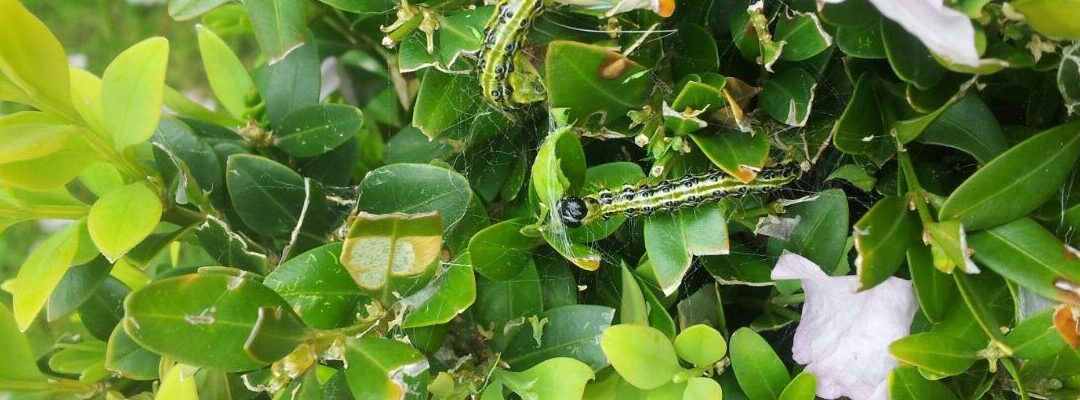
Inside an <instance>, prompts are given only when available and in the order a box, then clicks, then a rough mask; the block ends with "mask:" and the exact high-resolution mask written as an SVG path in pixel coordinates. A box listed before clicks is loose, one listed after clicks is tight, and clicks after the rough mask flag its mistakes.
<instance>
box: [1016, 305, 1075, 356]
mask: <svg viewBox="0 0 1080 400" xmlns="http://www.w3.org/2000/svg"><path fill="white" fill-rule="evenodd" d="M1054 313H1055V310H1054V309H1046V310H1043V311H1041V312H1039V313H1037V314H1035V315H1032V316H1030V317H1027V319H1024V320H1023V321H1020V323H1019V324H1016V327H1015V328H1013V330H1011V331H1009V334H1008V335H1006V336H1005V342H1006V343H1007V344H1008V345H1009V347H1011V348H1012V349H1013V355H1014V356H1016V357H1017V358H1023V359H1027V360H1037V359H1040V358H1049V357H1053V356H1054V354H1057V353H1058V352H1060V351H1061V350H1064V349H1065V347H1066V346H1067V344H1066V343H1065V340H1064V339H1062V338H1061V334H1059V333H1058V331H1057V328H1055V326H1054Z"/></svg>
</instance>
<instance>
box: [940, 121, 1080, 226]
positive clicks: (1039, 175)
mask: <svg viewBox="0 0 1080 400" xmlns="http://www.w3.org/2000/svg"><path fill="white" fill-rule="evenodd" d="M1078 132H1080V123H1075V122H1074V123H1070V124H1066V125H1061V126H1058V127H1056V128H1051V129H1048V130H1046V131H1043V132H1041V133H1039V134H1036V135H1035V136H1032V137H1031V138H1029V139H1027V140H1025V141H1023V142H1021V143H1020V144H1017V145H1016V146H1014V147H1013V148H1011V149H1009V150H1008V151H1006V152H1005V153H1002V154H1001V155H1000V156H998V157H996V158H994V159H993V160H991V161H990V162H988V163H987V164H986V165H985V166H983V167H982V168H980V169H979V170H978V171H976V172H975V173H974V174H972V175H971V176H970V177H968V178H967V180H965V181H964V183H962V184H960V186H959V187H957V188H956V190H954V191H953V193H952V194H951V195H949V198H948V199H947V200H945V204H943V205H942V206H941V210H940V212H939V213H938V214H939V215H938V218H939V219H941V220H947V219H959V220H960V222H962V223H963V224H964V227H965V228H966V229H968V230H979V229H986V228H990V227H993V226H996V225H1000V224H1003V223H1006V222H1009V221H1012V220H1014V219H1017V218H1020V217H1022V216H1024V215H1025V214H1027V213H1029V212H1031V211H1033V210H1035V209H1036V208H1038V207H1039V206H1040V205H1042V203H1043V202H1045V201H1046V200H1047V199H1049V198H1050V197H1051V196H1053V195H1054V193H1057V189H1058V187H1060V186H1061V184H1062V183H1064V182H1065V179H1066V178H1067V177H1068V175H1069V171H1071V170H1072V169H1073V164H1075V162H1076V159H1077V156H1080V134H1078Z"/></svg>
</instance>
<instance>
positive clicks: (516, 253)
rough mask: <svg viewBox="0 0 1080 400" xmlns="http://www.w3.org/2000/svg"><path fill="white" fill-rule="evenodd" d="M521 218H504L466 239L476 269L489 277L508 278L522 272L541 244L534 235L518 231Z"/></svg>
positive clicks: (521, 225) (522, 224)
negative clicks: (534, 250)
mask: <svg viewBox="0 0 1080 400" xmlns="http://www.w3.org/2000/svg"><path fill="white" fill-rule="evenodd" d="M525 222H526V220H525V219H524V218H520V219H513V220H508V221H503V222H500V223H497V224H494V225H491V226H489V227H487V228H484V229H483V230H481V231H480V232H477V233H476V234H475V235H473V237H472V239H470V240H469V254H471V255H472V260H473V262H472V264H473V268H476V272H477V273H479V274H480V275H483V276H484V277H485V278H488V279H491V280H502V279H509V278H512V277H514V276H517V275H518V274H520V273H521V268H522V266H524V265H525V264H526V263H528V262H529V260H528V259H531V258H532V252H533V248H535V247H537V246H539V245H540V243H541V239H540V238H537V237H529V236H525V235H522V234H521V228H522V227H524V226H525Z"/></svg>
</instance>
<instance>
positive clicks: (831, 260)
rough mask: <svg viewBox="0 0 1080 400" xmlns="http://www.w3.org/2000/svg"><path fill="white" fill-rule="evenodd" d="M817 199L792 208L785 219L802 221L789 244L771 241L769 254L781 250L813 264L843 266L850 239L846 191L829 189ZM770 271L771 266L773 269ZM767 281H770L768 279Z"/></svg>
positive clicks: (791, 236)
mask: <svg viewBox="0 0 1080 400" xmlns="http://www.w3.org/2000/svg"><path fill="white" fill-rule="evenodd" d="M815 196H816V198H815V199H813V200H811V201H804V202H800V203H797V204H792V205H790V206H788V207H787V209H786V211H785V212H784V215H783V216H784V217H785V218H799V223H798V224H796V225H795V229H793V230H792V231H791V233H790V234H789V235H788V238H787V240H780V239H778V238H772V237H770V238H769V252H770V254H780V253H782V251H781V249H783V250H787V251H790V252H792V253H795V254H798V255H801V256H803V257H806V258H807V259H808V260H810V261H813V262H814V264H817V265H820V266H822V267H824V268H827V269H830V268H831V267H832V266H836V265H838V264H839V263H840V261H841V260H840V259H841V257H842V256H843V255H844V248H845V243H844V242H845V241H846V239H847V235H848V202H847V195H846V194H844V191H843V190H840V189H830V190H826V191H824V192H820V193H817V194H816V195H815ZM770 269H771V266H770ZM767 276H768V274H767V273H766V280H771V279H768V278H767Z"/></svg>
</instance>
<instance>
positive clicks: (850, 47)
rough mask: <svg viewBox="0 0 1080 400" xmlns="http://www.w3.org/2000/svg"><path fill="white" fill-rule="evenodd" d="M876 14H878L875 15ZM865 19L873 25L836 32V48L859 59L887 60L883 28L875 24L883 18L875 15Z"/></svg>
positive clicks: (858, 26) (852, 27)
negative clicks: (882, 34) (882, 35)
mask: <svg viewBox="0 0 1080 400" xmlns="http://www.w3.org/2000/svg"><path fill="white" fill-rule="evenodd" d="M874 14H876V13H874ZM863 18H864V19H866V20H868V21H870V22H871V23H867V24H863V25H852V26H841V27H840V28H838V29H837V30H836V47H839V48H840V50H841V51H843V52H844V54H847V55H849V56H852V57H858V58H870V59H883V58H886V57H887V55H886V52H885V44H884V43H883V42H884V40H883V38H882V37H881V28H880V27H879V26H878V24H877V23H874V22H876V21H878V20H881V19H882V18H881V17H880V16H877V15H874V16H873V17H870V18H867V16H866V15H865V14H864V16H863Z"/></svg>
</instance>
